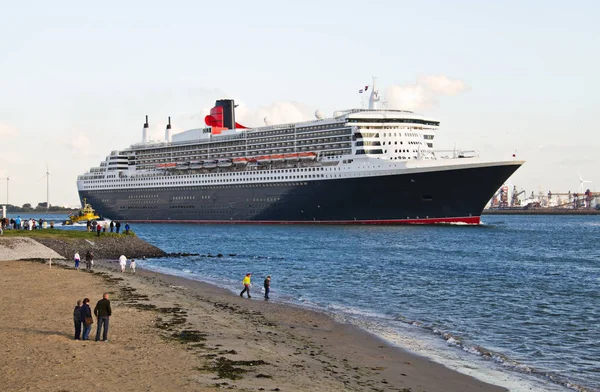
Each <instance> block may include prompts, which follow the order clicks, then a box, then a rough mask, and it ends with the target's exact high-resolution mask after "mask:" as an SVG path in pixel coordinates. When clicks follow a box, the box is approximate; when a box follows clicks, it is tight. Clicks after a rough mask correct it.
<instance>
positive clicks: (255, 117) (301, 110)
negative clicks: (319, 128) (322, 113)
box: [235, 101, 313, 127]
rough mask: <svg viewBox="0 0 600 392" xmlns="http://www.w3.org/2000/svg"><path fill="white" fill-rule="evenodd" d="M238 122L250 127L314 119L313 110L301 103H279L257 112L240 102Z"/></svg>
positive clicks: (260, 108) (236, 114) (262, 107)
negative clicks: (266, 123)
mask: <svg viewBox="0 0 600 392" xmlns="http://www.w3.org/2000/svg"><path fill="white" fill-rule="evenodd" d="M235 117H236V121H237V122H238V123H240V124H243V125H245V126H248V127H258V126H262V125H265V118H266V119H267V121H268V123H269V124H286V123H292V122H300V121H307V120H310V119H311V118H313V116H312V109H311V108H309V107H308V106H307V105H304V104H302V103H299V102H290V101H279V102H274V103H272V104H271V105H268V106H261V107H259V108H257V109H255V110H252V109H251V108H249V107H248V106H247V105H246V104H245V103H243V102H240V104H239V106H238V107H237V108H236V112H235Z"/></svg>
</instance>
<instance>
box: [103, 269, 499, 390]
mask: <svg viewBox="0 0 600 392" xmlns="http://www.w3.org/2000/svg"><path fill="white" fill-rule="evenodd" d="M98 265H99V266H100V267H101V268H105V269H107V270H110V271H113V272H116V273H117V274H118V275H120V272H118V268H119V267H118V264H117V262H116V261H114V260H100V261H99V263H98ZM136 272H137V273H136V275H139V276H142V277H144V278H145V279H149V280H151V281H152V282H153V284H157V283H158V284H161V285H167V286H169V287H177V288H178V289H181V288H185V289H187V290H192V291H194V292H197V293H203V294H204V295H205V296H206V297H204V300H208V301H209V302H210V301H212V300H214V297H213V296H216V297H217V298H218V300H223V299H224V300H226V301H235V302H236V303H237V302H240V303H243V304H245V305H246V306H248V309H251V310H252V311H254V312H260V311H262V312H263V315H264V316H266V317H267V319H268V322H269V323H279V324H280V325H281V326H283V327H285V328H289V329H292V330H293V332H294V333H295V334H300V335H301V336H302V337H303V338H304V339H310V340H312V342H313V343H314V344H316V345H318V346H320V347H324V346H326V347H327V348H328V352H329V353H333V354H334V355H337V356H347V355H349V354H351V353H352V354H360V356H361V357H362V358H361V360H359V361H357V363H365V362H364V361H365V360H366V361H367V362H369V361H375V362H377V363H375V364H374V366H372V369H376V370H377V371H378V372H380V375H381V376H384V378H383V381H385V382H384V383H383V384H384V385H385V386H386V388H390V386H391V385H394V383H393V382H392V380H395V381H396V382H398V383H403V382H404V381H405V377H409V376H408V375H407V374H405V373H401V374H399V375H398V374H397V371H398V369H397V368H392V366H390V365H391V364H394V363H395V364H396V365H407V368H411V367H412V368H416V369H419V370H422V371H425V372H428V373H429V372H431V373H432V374H427V375H419V378H421V376H423V379H422V380H420V381H419V384H418V387H419V388H423V387H424V386H425V385H428V384H431V383H433V384H434V385H435V386H436V387H437V386H439V387H440V388H441V389H423V390H424V391H428V392H431V391H436V390H439V391H455V389H453V385H452V383H453V382H454V381H455V380H454V376H457V377H458V378H462V377H465V378H467V379H470V381H472V382H474V383H473V385H471V384H470V383H468V382H465V381H464V380H461V381H460V387H459V388H458V389H456V391H465V392H466V391H471V390H482V391H483V390H485V391H487V390H490V391H491V390H494V391H507V390H508V389H506V388H504V387H502V386H498V385H493V384H490V383H486V382H485V381H482V380H480V379H477V378H476V377H473V376H471V375H468V374H465V373H461V372H459V371H457V370H454V369H450V368H448V367H447V366H445V365H444V364H441V363H438V362H435V361H433V360H431V359H430V358H427V357H425V356H422V355H419V354H417V353H413V352H410V351H408V350H407V349H405V348H403V347H401V346H400V345H397V344H393V343H391V342H389V341H387V340H386V339H384V338H382V337H380V336H377V335H376V334H374V333H372V332H370V331H368V330H365V329H363V328H361V327H359V326H357V325H355V324H352V323H347V322H341V321H337V320H335V319H334V317H333V316H334V315H333V314H328V313H327V312H324V311H322V310H319V309H311V308H309V307H306V306H302V305H300V304H293V303H286V302H279V301H275V302H271V301H269V302H267V301H264V300H263V299H262V294H258V295H255V296H254V297H253V299H252V300H249V301H248V300H247V299H246V298H243V299H241V298H238V295H237V294H236V293H235V292H233V291H231V290H230V289H227V288H224V287H220V286H218V285H216V284H213V283H209V282H204V281H200V280H194V279H190V278H186V277H182V276H177V275H171V274H167V273H163V272H158V271H153V270H150V269H146V268H140V267H139V266H138V268H137V269H136ZM254 292H255V293H256V292H257V289H256V288H255V289H254ZM207 294H208V295H207ZM265 306H266V307H267V308H265ZM265 311H267V312H265ZM322 324H324V325H325V327H324V326H323V325H322ZM332 333H333V334H340V335H342V336H344V338H343V339H341V341H338V340H337V339H335V342H334V343H332V342H323V341H324V340H325V341H326V340H327V339H328V336H329V335H330V334H332ZM329 339H330V340H331V338H330V337H329ZM324 343H329V344H324ZM446 372H447V374H446ZM472 387H475V388H476V389H470V388H472ZM482 387H483V388H484V389H480V388H482ZM486 387H489V388H491V389H486ZM412 388H416V386H412ZM429 388H431V387H429ZM385 390H387V389H385ZM390 390H391V389H390ZM400 390H401V391H404V389H400ZM408 390H411V389H410V388H409V389H408Z"/></svg>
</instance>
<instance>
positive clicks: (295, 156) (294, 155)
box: [283, 152, 298, 161]
mask: <svg viewBox="0 0 600 392" xmlns="http://www.w3.org/2000/svg"><path fill="white" fill-rule="evenodd" d="M283 158H284V159H285V160H286V161H297V160H298V154H297V153H295V152H294V153H291V154H285V155H284V156H283Z"/></svg>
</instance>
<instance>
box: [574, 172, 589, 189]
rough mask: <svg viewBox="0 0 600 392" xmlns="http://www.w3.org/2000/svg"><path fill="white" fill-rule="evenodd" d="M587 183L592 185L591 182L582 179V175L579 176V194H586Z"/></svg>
mask: <svg viewBox="0 0 600 392" xmlns="http://www.w3.org/2000/svg"><path fill="white" fill-rule="evenodd" d="M577 174H579V173H577ZM586 182H587V183H589V184H591V183H592V182H591V181H588V180H584V179H583V177H581V174H579V193H584V192H585V185H584V184H585V183H586Z"/></svg>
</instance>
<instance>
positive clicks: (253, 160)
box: [248, 157, 256, 162]
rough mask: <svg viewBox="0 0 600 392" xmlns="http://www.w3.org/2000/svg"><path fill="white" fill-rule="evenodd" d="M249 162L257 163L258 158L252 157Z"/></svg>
mask: <svg viewBox="0 0 600 392" xmlns="http://www.w3.org/2000/svg"><path fill="white" fill-rule="evenodd" d="M248 162H256V157H250V158H248Z"/></svg>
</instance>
